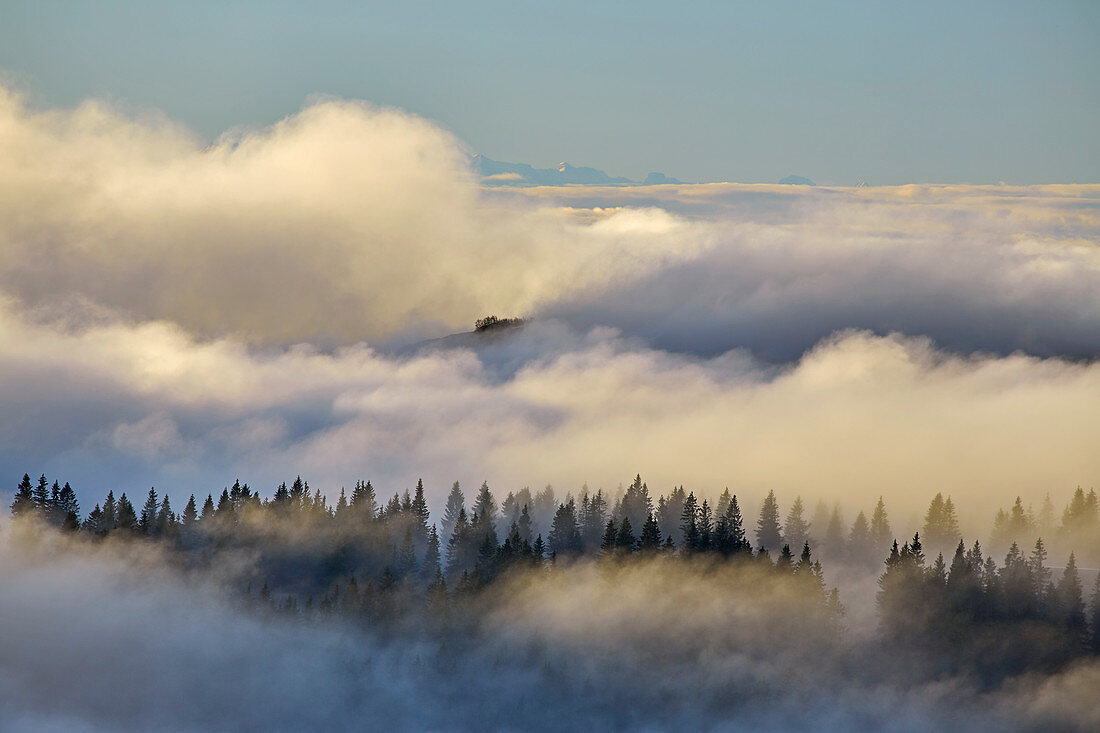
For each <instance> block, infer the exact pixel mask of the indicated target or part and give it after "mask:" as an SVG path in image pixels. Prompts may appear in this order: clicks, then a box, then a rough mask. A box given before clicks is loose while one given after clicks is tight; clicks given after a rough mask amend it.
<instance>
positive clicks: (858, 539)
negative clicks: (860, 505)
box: [848, 512, 876, 562]
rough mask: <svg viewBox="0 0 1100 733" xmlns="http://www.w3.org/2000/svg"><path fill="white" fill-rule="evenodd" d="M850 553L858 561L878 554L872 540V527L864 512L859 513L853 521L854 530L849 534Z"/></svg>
mask: <svg viewBox="0 0 1100 733" xmlns="http://www.w3.org/2000/svg"><path fill="white" fill-rule="evenodd" d="M848 554H849V556H850V557H851V558H852V559H853V560H855V561H857V562H865V561H867V560H868V559H869V558H871V557H873V556H874V555H875V554H876V550H875V547H874V545H873V543H872V542H871V528H870V527H869V526H868V524H867V516H866V515H865V514H864V513H863V512H860V513H859V514H857V515H856V520H855V521H854V522H852V531H851V532H850V533H849V534H848Z"/></svg>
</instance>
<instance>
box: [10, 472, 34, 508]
mask: <svg viewBox="0 0 1100 733" xmlns="http://www.w3.org/2000/svg"><path fill="white" fill-rule="evenodd" d="M34 510H35V501H34V486H33V485H32V484H31V477H30V474H27V473H25V474H23V480H22V481H20V482H19V487H18V488H17V489H16V490H15V501H13V502H12V503H11V515H12V516H13V517H27V516H30V515H31V514H33V513H34Z"/></svg>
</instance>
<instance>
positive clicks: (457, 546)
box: [447, 507, 469, 577]
mask: <svg viewBox="0 0 1100 733" xmlns="http://www.w3.org/2000/svg"><path fill="white" fill-rule="evenodd" d="M468 535H469V522H468V521H467V520H466V508H465V507H459V509H458V516H457V517H456V518H455V523H454V526H453V527H452V528H451V536H450V538H449V539H448V540H447V574H448V575H451V576H452V577H453V576H454V575H455V574H457V573H458V572H459V571H461V570H467V569H468V568H467V567H465V563H466V559H467V558H466V554H465V552H464V546H465V545H466V543H467V542H468V539H467V537H468Z"/></svg>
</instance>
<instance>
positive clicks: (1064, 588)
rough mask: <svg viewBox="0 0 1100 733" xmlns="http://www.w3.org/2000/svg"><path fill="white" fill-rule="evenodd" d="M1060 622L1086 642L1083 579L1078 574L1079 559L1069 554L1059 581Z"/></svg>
mask: <svg viewBox="0 0 1100 733" xmlns="http://www.w3.org/2000/svg"><path fill="white" fill-rule="evenodd" d="M1057 595H1058V611H1059V616H1060V618H1059V621H1060V622H1061V623H1063V624H1065V627H1066V630H1067V631H1068V632H1069V633H1070V634H1071V636H1072V637H1074V638H1075V639H1079V640H1081V641H1084V638H1085V632H1086V631H1087V629H1088V626H1087V624H1086V622H1085V601H1084V598H1083V595H1082V592H1081V578H1080V576H1078V574H1077V558H1076V557H1074V555H1073V553H1072V552H1071V553H1070V554H1069V560H1067V561H1066V568H1065V570H1063V571H1062V577H1061V579H1060V580H1059V581H1058V589H1057Z"/></svg>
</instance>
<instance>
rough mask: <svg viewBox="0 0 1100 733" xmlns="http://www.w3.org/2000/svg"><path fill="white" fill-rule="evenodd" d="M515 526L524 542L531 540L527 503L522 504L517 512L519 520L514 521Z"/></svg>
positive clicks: (529, 513)
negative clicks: (521, 507)
mask: <svg viewBox="0 0 1100 733" xmlns="http://www.w3.org/2000/svg"><path fill="white" fill-rule="evenodd" d="M516 527H517V529H518V530H519V536H520V538H521V539H522V540H523V541H524V542H530V541H531V512H530V511H528V509H527V504H524V505H523V509H522V510H521V511H520V513H519V521H518V522H517V523H516Z"/></svg>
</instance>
